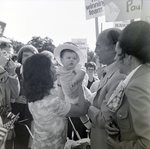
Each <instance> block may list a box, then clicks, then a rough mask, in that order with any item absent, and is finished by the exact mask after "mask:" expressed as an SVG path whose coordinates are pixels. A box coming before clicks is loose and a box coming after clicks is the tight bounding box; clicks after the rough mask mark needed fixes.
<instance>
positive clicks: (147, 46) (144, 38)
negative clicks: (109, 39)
mask: <svg viewBox="0 0 150 149" xmlns="http://www.w3.org/2000/svg"><path fill="white" fill-rule="evenodd" d="M118 43H119V47H120V48H121V49H122V59H123V58H124V56H125V54H128V55H133V56H135V57H137V58H138V59H139V60H141V61H142V62H143V63H146V62H148V63H149V62H150V24H149V23H148V22H146V21H135V22H132V23H130V24H129V25H127V26H126V27H125V28H124V29H123V31H122V34H121V35H120V37H119V39H118Z"/></svg>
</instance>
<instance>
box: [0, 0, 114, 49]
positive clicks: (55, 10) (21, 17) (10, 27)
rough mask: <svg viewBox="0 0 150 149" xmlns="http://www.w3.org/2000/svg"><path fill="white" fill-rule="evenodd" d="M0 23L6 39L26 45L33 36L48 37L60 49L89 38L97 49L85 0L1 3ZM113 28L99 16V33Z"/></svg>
mask: <svg viewBox="0 0 150 149" xmlns="http://www.w3.org/2000/svg"><path fill="white" fill-rule="evenodd" d="M0 21H3V22H5V23H6V24H7V25H6V28H5V31H4V36H6V37H9V38H14V39H15V40H17V41H21V42H23V43H25V44H26V43H27V42H28V41H29V40H31V39H32V37H33V36H41V37H42V38H44V37H46V36H48V37H49V38H51V39H52V40H53V41H54V42H53V43H54V44H55V46H57V45H58V44H62V43H63V42H66V41H71V40H72V39H75V38H77V39H79V38H86V39H87V44H88V45H89V48H90V50H94V49H95V42H96V31H95V19H94V18H93V19H90V20H86V16H85V0H0ZM103 22H104V24H103V27H102V29H105V28H109V27H112V23H105V19H104V17H99V32H100V31H101V23H103Z"/></svg>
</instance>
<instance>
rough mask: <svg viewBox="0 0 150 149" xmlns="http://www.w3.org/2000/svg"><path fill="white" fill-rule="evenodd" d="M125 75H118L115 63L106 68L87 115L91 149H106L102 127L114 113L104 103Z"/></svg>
mask: <svg viewBox="0 0 150 149" xmlns="http://www.w3.org/2000/svg"><path fill="white" fill-rule="evenodd" d="M124 78H125V75H123V74H120V73H119V70H118V67H117V64H116V62H114V63H113V64H111V65H109V66H107V68H106V75H105V77H104V78H103V79H102V80H101V81H100V84H99V87H98V90H97V94H96V96H95V98H94V101H93V106H91V107H90V108H89V110H88V115H89V117H90V119H91V121H92V128H91V148H92V149H108V147H107V143H106V142H107V133H106V131H105V129H104V126H105V124H106V122H107V121H109V120H110V116H113V117H114V113H112V112H110V111H109V110H108V109H107V108H106V106H105V105H106V103H107V101H108V100H109V98H110V96H111V95H112V93H113V91H114V90H115V89H116V87H117V85H118V84H119V82H120V81H121V80H123V79H124Z"/></svg>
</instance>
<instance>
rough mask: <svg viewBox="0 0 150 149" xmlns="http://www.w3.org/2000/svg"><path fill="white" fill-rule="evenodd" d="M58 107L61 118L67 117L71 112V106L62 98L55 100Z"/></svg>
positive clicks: (57, 110)
mask: <svg viewBox="0 0 150 149" xmlns="http://www.w3.org/2000/svg"><path fill="white" fill-rule="evenodd" d="M55 105H56V109H55V110H56V112H57V114H58V115H60V116H66V115H67V113H68V112H69V111H70V108H71V104H70V103H69V102H67V101H65V100H62V99H61V98H59V97H57V98H56V100H55Z"/></svg>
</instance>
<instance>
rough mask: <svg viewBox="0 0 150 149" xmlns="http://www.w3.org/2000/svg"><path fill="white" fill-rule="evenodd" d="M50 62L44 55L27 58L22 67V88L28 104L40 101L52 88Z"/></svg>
mask: <svg viewBox="0 0 150 149" xmlns="http://www.w3.org/2000/svg"><path fill="white" fill-rule="evenodd" d="M51 64H52V62H51V60H50V58H49V57H48V56H46V55H44V54H35V55H32V56H31V57H29V58H28V59H27V60H26V61H25V63H24V65H23V87H24V90H25V96H26V98H27V99H28V102H35V101H37V100H42V99H43V97H44V96H46V95H49V91H50V89H51V88H53V84H54V83H53V76H52V73H51V70H50V66H51Z"/></svg>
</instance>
